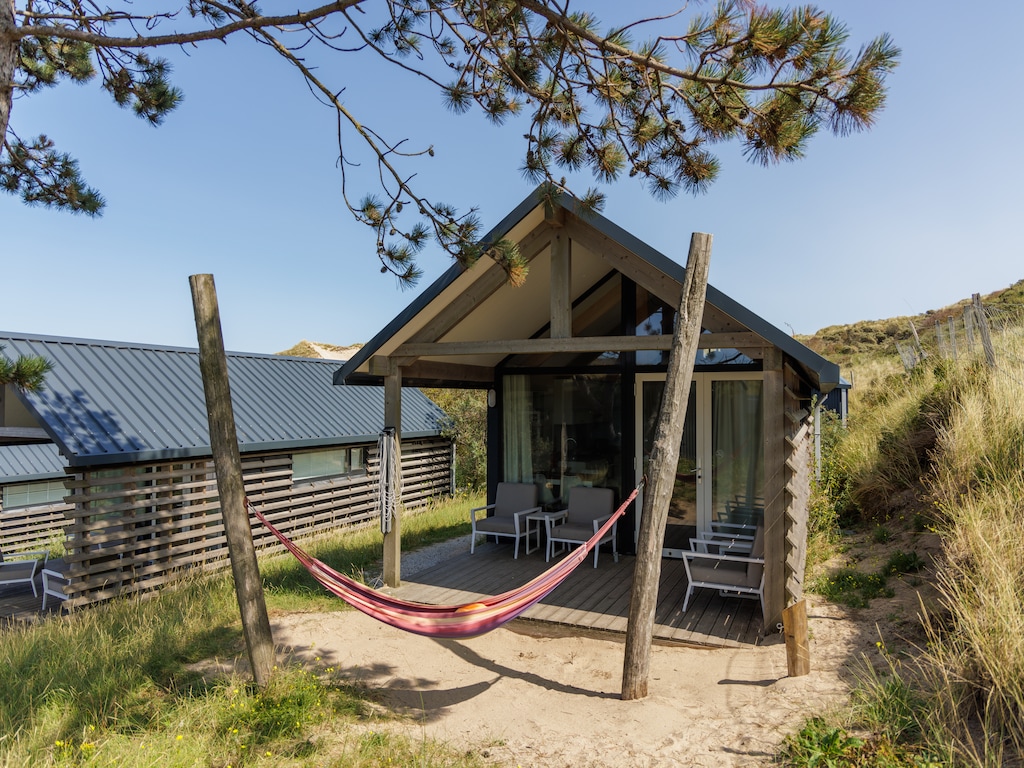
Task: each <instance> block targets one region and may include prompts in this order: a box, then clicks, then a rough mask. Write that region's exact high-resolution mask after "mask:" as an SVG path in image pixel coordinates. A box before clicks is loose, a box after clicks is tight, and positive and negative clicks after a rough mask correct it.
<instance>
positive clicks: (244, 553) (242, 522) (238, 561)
mask: <svg viewBox="0 0 1024 768" xmlns="http://www.w3.org/2000/svg"><path fill="white" fill-rule="evenodd" d="M188 280H189V284H190V285H191V287H192V306H193V309H194V310H195V317H196V333H197V335H198V337H199V370H200V372H201V374H202V377H203V391H204V392H205V394H206V410H207V413H208V417H209V422H210V446H211V448H212V449H213V464H214V469H215V471H216V473H217V493H218V495H219V497H220V508H221V515H222V516H223V518H224V532H225V535H226V536H227V543H228V555H229V557H230V558H231V573H232V575H233V576H234V579H235V595H236V597H237V598H238V608H239V611H240V612H241V615H242V633H243V635H244V636H245V644H246V647H247V648H248V651H249V663H250V665H251V666H252V674H253V680H255V682H256V685H258V686H259V687H261V688H262V687H264V686H266V685H267V683H268V682H269V681H270V675H271V672H272V671H273V668H274V639H273V636H272V635H271V632H270V619H269V617H268V616H267V604H266V602H265V600H264V598H263V582H262V581H261V580H260V570H259V565H258V564H257V562H256V548H255V547H254V546H253V543H252V529H251V528H250V527H249V514H248V512H247V511H246V505H245V487H244V486H243V484H242V460H241V457H240V456H239V453H238V437H237V435H236V432H235V415H234V410H233V408H232V406H231V391H230V389H229V387H228V363H227V357H226V356H225V355H224V338H223V336H222V334H221V326H220V310H219V309H218V307H217V290H216V287H215V286H214V284H213V275H191V276H190V277H189V279H188Z"/></svg>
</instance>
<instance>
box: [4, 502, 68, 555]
mask: <svg viewBox="0 0 1024 768" xmlns="http://www.w3.org/2000/svg"><path fill="white" fill-rule="evenodd" d="M71 509H72V505H70V504H59V503H58V504H40V505H39V506H32V507H15V508H13V509H10V510H7V509H3V508H0V552H17V551H19V550H21V551H25V550H30V549H46V547H47V546H49V544H50V542H51V541H52V540H53V539H55V538H58V537H63V536H64V524H65V523H66V522H67V520H68V518H67V517H66V515H67V513H68V512H69V511H70V510H71Z"/></svg>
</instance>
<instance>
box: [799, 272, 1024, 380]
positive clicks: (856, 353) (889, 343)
mask: <svg viewBox="0 0 1024 768" xmlns="http://www.w3.org/2000/svg"><path fill="white" fill-rule="evenodd" d="M970 303H971V298H970V297H966V298H964V299H962V300H961V301H959V302H957V303H956V304H953V305H951V306H948V307H943V308H941V309H933V310H928V311H927V312H925V313H924V314H920V315H912V316H911V315H905V316H902V317H891V318H888V319H886V320H862V321H860V322H857V323H852V324H850V325H832V326H828V327H827V328H822V329H821V330H819V331H818V332H817V333H814V334H813V335H810V336H804V335H797V336H796V339H797V340H799V341H800V342H801V343H803V344H806V345H807V346H808V347H810V348H811V349H813V350H814V351H815V352H817V353H818V354H820V355H822V356H823V357H825V358H827V359H828V360H832V361H833V362H835V363H838V364H839V365H840V366H841V367H842V368H843V369H844V371H845V370H846V369H848V368H851V367H854V366H855V365H856V364H857V363H858V362H863V361H865V360H870V359H872V358H875V357H878V356H886V355H895V354H896V343H897V342H901V343H904V344H908V343H910V342H911V341H912V340H913V330H912V328H911V324H913V327H914V328H916V329H917V332H918V335H919V337H920V339H921V344H922V346H923V347H924V348H925V350H926V351H929V352H935V351H937V343H936V337H935V330H934V329H935V324H936V323H941V324H943V325H945V324H946V323H947V322H948V320H949V318H951V317H952V318H953V319H954V320H955V321H958V322H959V321H961V319H962V318H963V314H964V309H965V308H966V307H967V306H968V305H970ZM982 303H983V304H984V305H985V308H986V312H987V314H988V315H989V316H990V317H994V318H996V319H998V320H999V321H1000V322H1005V323H1007V324H1009V325H1011V326H1015V325H1020V324H1021V323H1022V322H1024V280H1019V281H1018V282H1016V283H1014V284H1013V285H1011V286H1010V287H1009V288H1005V289H1003V290H1001V291H995V292H994V293H990V294H988V295H987V296H982Z"/></svg>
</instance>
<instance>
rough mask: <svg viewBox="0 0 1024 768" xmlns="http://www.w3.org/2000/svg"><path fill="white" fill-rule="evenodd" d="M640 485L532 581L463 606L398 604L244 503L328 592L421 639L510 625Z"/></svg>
mask: <svg viewBox="0 0 1024 768" xmlns="http://www.w3.org/2000/svg"><path fill="white" fill-rule="evenodd" d="M641 485H643V482H642V481H641V484H640V485H638V486H637V487H636V488H634V489H633V492H632V493H631V494H630V495H629V498H628V499H626V500H625V501H624V502H622V506H620V507H619V508H618V509H617V510H615V512H614V513H613V514H612V516H611V518H609V519H608V521H607V522H606V523H605V524H604V525H602V526H601V528H600V529H599V530H598V531H597V533H595V534H594V535H593V536H592V537H591V538H590V539H589V540H588V541H587V542H586V543H585V544H583V545H582V546H580V547H577V548H576V549H574V550H572V551H571V552H569V554H567V555H566V556H565V557H564V558H562V560H560V561H559V562H557V563H555V564H554V565H553V566H552V567H551V568H549V569H548V570H546V571H545V572H544V573H542V574H540V575H539V576H537V577H536V578H534V579H532V580H531V581H529V582H527V583H526V584H524V585H522V586H521V587H518V588H516V589H512V590H509V591H508V592H505V593H503V594H500V595H496V596H494V597H483V598H481V599H480V600H479V601H478V602H473V603H467V604H465V605H427V604H425V603H411V602H408V601H406V600H399V599H397V598H394V597H391V596H390V595H388V594H385V593H384V592H379V591H378V590H375V589H372V588H370V587H368V586H366V585H365V584H362V583H360V582H358V581H356V580H355V579H352V578H350V577H348V576H346V575H345V574H343V573H339V572H338V571H336V570H334V569H333V568H331V567H330V566H329V565H326V564H325V563H323V562H321V561H320V560H317V559H316V558H315V557H313V556H312V555H310V554H308V553H307V552H305V551H304V550H303V549H302V548H301V547H299V546H298V545H297V544H296V543H295V542H293V541H291V540H290V539H289V538H288V537H287V536H285V535H284V534H283V533H281V531H279V530H278V529H277V528H275V527H274V526H273V525H271V523H270V522H268V521H267V518H265V517H264V516H263V514H262V513H261V512H260V511H259V510H257V509H256V508H255V507H254V506H253V505H252V503H251V502H249V501H248V500H246V504H247V505H248V507H249V511H250V512H251V513H252V514H254V515H255V516H256V518H257V519H258V520H259V521H260V522H261V523H263V524H264V525H265V526H266V527H267V528H268V529H269V530H270V532H271V533H273V534H274V536H276V537H277V538H278V539H279V540H280V542H281V543H282V544H283V545H284V546H285V548H286V549H287V550H288V551H289V552H291V553H292V554H293V555H294V556H295V558H296V559H297V560H298V561H299V562H300V563H302V565H303V567H305V568H306V570H308V571H309V572H310V574H312V576H313V578H314V579H316V580H317V581H318V582H320V583H321V584H322V585H323V586H324V587H325V588H326V589H327V590H328V591H329V592H331V593H332V594H334V595H337V596H338V597H340V598H341V599H342V600H344V601H345V602H347V603H348V604H349V605H351V606H352V607H354V608H356V609H358V610H360V611H362V612H363V613H365V614H366V615H367V616H370V617H372V618H374V619H377V620H378V621H382V622H384V623H385V624H390V625H391V626H392V627H397V628H398V629H404V630H405V631H406V632H413V633H415V634H418V635H426V636H427V637H475V636H477V635H482V634H484V633H485V632H490V631H491V630H492V629H495V628H497V627H500V626H501V625H502V624H504V623H505V622H507V621H511V620H512V619H514V618H515V617H516V616H518V615H519V614H521V613H522V612H523V611H525V610H526V609H527V608H529V607H530V606H531V605H533V604H534V603H536V602H537V601H539V600H541V599H543V598H544V597H545V596H546V595H547V594H548V593H550V592H551V591H552V590H553V589H554V588H555V587H557V586H558V585H559V584H561V583H562V581H563V580H564V579H565V578H566V577H567V576H568V575H569V574H570V573H572V571H573V570H574V569H575V568H576V566H577V565H579V564H580V563H582V562H584V561H585V560H586V559H587V556H588V555H589V554H590V552H591V551H592V550H593V549H594V547H595V546H596V544H597V542H599V541H600V540H601V537H603V536H605V535H606V534H607V533H608V531H610V530H611V527H612V526H613V525H614V524H615V523H616V521H618V519H619V518H620V517H622V515H623V513H624V512H625V511H626V507H628V506H629V504H630V503H631V502H632V501H633V499H635V498H636V495H637V492H638V491H639V490H640V487H641Z"/></svg>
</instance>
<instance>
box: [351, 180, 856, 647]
mask: <svg viewBox="0 0 1024 768" xmlns="http://www.w3.org/2000/svg"><path fill="white" fill-rule="evenodd" d="M685 235H686V236H683V234H682V233H681V235H680V238H679V244H680V245H679V247H680V254H679V255H680V257H681V258H684V259H685V252H686V250H685V249H686V246H687V243H688V240H689V232H686V233H685ZM502 238H508V239H510V240H513V241H514V242H516V243H518V244H519V248H520V250H521V252H522V255H523V256H524V257H525V258H526V259H528V260H529V270H530V271H529V275H528V277H527V278H526V282H525V284H524V285H522V286H521V287H518V288H516V287H512V286H510V285H509V284H508V283H507V282H506V278H505V274H504V272H503V270H502V269H501V268H500V267H499V266H498V265H497V264H496V263H495V262H494V261H493V260H491V259H489V258H487V257H486V256H485V257H483V258H481V259H480V260H479V261H478V262H477V263H476V264H474V265H473V266H472V267H470V268H463V267H461V266H460V265H454V266H452V267H451V268H450V269H449V270H448V271H447V272H446V273H445V274H444V275H443V276H442V277H440V278H439V279H438V280H437V281H436V282H434V283H433V284H432V285H431V286H430V287H429V288H427V289H426V290H425V291H424V292H423V293H422V294H421V295H420V296H419V297H418V298H417V299H416V300H415V301H414V302H413V303H412V304H410V305H409V306H408V307H407V308H406V309H405V310H404V311H403V312H402V313H401V314H400V315H399V316H398V317H396V318H395V319H394V320H393V321H392V322H391V323H390V324H388V325H387V326H386V327H385V328H384V329H383V330H382V331H381V332H380V333H379V334H378V335H377V336H376V337H375V338H374V339H373V340H372V341H371V342H370V343H369V344H367V345H366V346H364V347H363V348H362V349H361V350H360V351H359V352H357V353H356V354H355V355H354V356H353V357H352V358H351V359H350V360H349V361H348V362H347V363H346V364H345V365H344V366H343V367H341V369H340V370H339V371H338V372H337V374H336V375H335V382H336V383H338V384H359V385H366V384H377V385H379V384H386V385H387V384H390V386H389V387H388V388H387V391H388V392H389V393H393V394H391V395H389V397H390V398H391V399H392V400H394V399H395V398H400V397H401V393H402V392H403V390H401V386H405V385H408V386H431V387H478V388H482V389H486V390H488V403H489V405H490V408H489V411H488V425H487V426H488V440H487V444H488V489H489V494H490V495H491V499H489V500H493V493H494V488H495V486H496V485H497V483H498V482H499V481H502V480H505V481H513V482H531V483H535V484H536V485H537V487H538V492H539V495H540V499H541V501H542V502H543V503H544V504H546V505H551V506H555V505H559V504H564V502H565V500H566V499H567V497H568V494H569V492H570V491H571V489H572V488H573V487H574V486H577V485H586V486H595V487H605V488H611V489H613V490H614V491H615V495H616V497H617V500H618V501H617V503H618V502H621V501H622V500H623V499H624V498H625V497H626V496H627V495H628V494H629V493H630V491H631V490H632V489H633V487H634V486H635V485H636V483H637V482H638V480H639V478H640V477H641V476H642V475H643V474H644V472H645V471H646V466H645V464H646V461H647V454H648V453H649V451H650V448H651V444H652V442H653V436H654V426H655V423H656V421H657V416H658V412H659V408H660V399H661V392H662V390H663V388H664V382H665V371H666V366H667V360H668V350H669V349H670V347H671V342H672V332H673V328H674V315H675V310H676V308H677V307H678V305H679V299H680V294H681V290H682V283H683V277H684V268H683V267H682V266H681V265H680V264H678V263H676V262H675V261H673V260H672V259H670V258H668V257H667V256H665V255H663V254H661V253H659V252H657V251H656V250H654V249H653V248H651V247H649V246H647V245H646V244H644V243H643V242H641V241H640V240H639V239H637V238H636V237H634V236H633V235H631V234H630V233H628V232H626V231H624V230H622V229H621V228H619V227H617V226H616V225H614V224H613V223H612V222H611V221H609V220H608V219H605V218H603V217H601V216H597V215H586V216H585V215H582V214H581V213H580V212H579V211H578V209H577V206H576V205H575V202H574V201H573V200H572V199H571V198H568V197H562V198H559V199H558V200H557V202H555V203H554V204H546V203H545V202H544V201H543V200H542V198H541V197H540V195H539V194H538V193H536V192H535V193H534V194H532V195H531V196H529V197H528V198H527V199H526V200H525V201H523V203H521V204H520V205H519V206H518V207H517V208H516V209H515V210H514V211H512V212H511V213H510V214H509V215H508V216H507V217H506V218H505V219H504V220H503V221H502V222H501V223H500V224H499V225H498V226H497V227H495V228H494V230H492V231H491V232H490V233H489V234H488V235H487V236H486V237H485V238H484V239H483V242H484V243H487V242H496V241H498V240H499V239H502ZM712 258H713V256H712ZM839 383H840V378H839V368H838V366H836V365H835V364H833V363H831V362H829V361H827V360H825V359H824V358H822V357H820V356H819V355H817V354H816V353H814V352H813V351H811V350H810V349H808V348H807V347H805V346H803V345H802V344H800V343H799V342H797V341H796V340H795V339H793V338H792V337H791V336H789V335H787V334H786V333H784V332H783V331H781V330H779V329H778V328H776V327H775V326H773V325H771V324H770V323H768V322H766V321H765V320H763V319H762V318H760V317H758V316H757V315H756V314H754V313H753V312H751V311H750V310H749V309H747V308H746V307H743V306H741V305H740V304H738V303H737V302H735V301H733V300H732V299H730V298H729V297H727V296H726V295H724V294H723V293H721V292H720V291H718V290H716V289H715V288H713V287H711V286H708V291H707V301H706V306H705V308H704V314H703V319H702V339H701V342H700V349H699V350H698V353H697V359H696V361H695V368H694V377H693V384H692V388H691V392H690V398H689V405H688V408H687V414H686V424H685V431H684V435H683V439H682V450H681V454H680V459H679V466H678V468H677V472H676V488H675V495H674V497H673V499H672V503H671V510H670V518H669V524H668V529H667V531H666V534H665V548H664V551H663V555H664V556H665V557H680V556H681V554H682V552H683V550H684V549H688V548H689V543H688V540H689V538H690V536H693V535H694V534H695V532H696V531H697V530H704V529H707V528H708V526H709V524H710V523H711V521H714V520H728V521H735V522H744V523H758V522H761V523H763V524H764V526H765V550H766V551H765V556H766V584H765V602H766V611H767V618H768V622H767V626H769V627H773V626H775V624H776V623H777V622H778V621H780V620H781V613H782V610H783V608H784V607H786V606H787V605H789V604H790V603H792V602H793V601H795V600H797V599H798V598H799V597H800V596H801V595H802V580H803V572H804V562H805V558H806V524H807V502H808V496H809V492H810V476H811V470H812V446H813V432H814V430H813V416H814V413H813V411H814V410H815V409H816V407H817V404H818V403H819V402H820V400H821V398H822V397H823V396H824V395H826V394H827V393H828V392H830V391H831V390H832V389H834V388H835V387H836V386H837V385H839ZM386 407H387V408H389V409H396V408H398V406H397V405H396V404H395V403H394V402H390V403H388V404H386ZM400 410H402V411H404V404H403V406H402V407H401V409H400ZM639 509H642V503H641V502H639V501H638V502H637V503H635V504H634V509H633V510H631V511H630V512H629V513H628V515H627V518H626V520H625V523H620V524H619V536H620V541H619V542H618V544H619V550H620V551H626V552H630V551H635V541H636V534H637V531H638V527H639V519H638V513H637V510H639ZM385 551H386V552H387V549H386V550H385ZM385 572H387V564H385ZM394 576H395V577H397V574H394Z"/></svg>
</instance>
